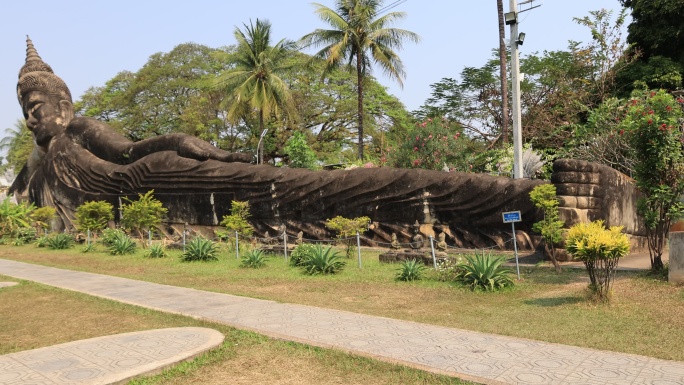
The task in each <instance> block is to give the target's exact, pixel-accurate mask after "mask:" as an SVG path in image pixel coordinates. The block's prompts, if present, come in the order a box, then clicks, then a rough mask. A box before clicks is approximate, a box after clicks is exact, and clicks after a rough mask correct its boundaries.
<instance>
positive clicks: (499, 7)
mask: <svg viewBox="0 0 684 385" xmlns="http://www.w3.org/2000/svg"><path fill="white" fill-rule="evenodd" d="M496 13H497V16H498V20H499V76H500V77H501V116H502V117H503V118H502V120H501V132H502V137H503V139H502V140H503V144H504V146H505V145H506V144H507V143H508V80H506V59H507V57H506V31H505V29H504V25H505V24H504V11H503V0H496Z"/></svg>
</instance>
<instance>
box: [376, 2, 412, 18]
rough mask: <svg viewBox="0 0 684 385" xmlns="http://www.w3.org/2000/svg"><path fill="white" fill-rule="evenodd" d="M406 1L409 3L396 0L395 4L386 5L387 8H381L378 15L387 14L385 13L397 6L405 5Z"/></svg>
mask: <svg viewBox="0 0 684 385" xmlns="http://www.w3.org/2000/svg"><path fill="white" fill-rule="evenodd" d="M406 1H407V0H396V1H395V2H393V3H390V4H388V5H386V6H384V7H382V8H380V9H379V10H378V12H377V14H378V15H380V14H381V13H385V12H387V11H389V10H390V9H392V8H394V7H396V6H398V5H401V4H403V3H405V2H406Z"/></svg>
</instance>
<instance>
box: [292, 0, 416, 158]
mask: <svg viewBox="0 0 684 385" xmlns="http://www.w3.org/2000/svg"><path fill="white" fill-rule="evenodd" d="M335 5H336V10H333V9H330V8H328V7H326V6H324V5H321V4H317V3H314V6H315V7H316V11H315V12H316V14H317V15H318V17H319V18H321V20H323V21H325V22H327V23H328V24H330V26H331V27H332V29H316V30H315V31H313V32H311V33H310V34H308V35H306V36H304V37H302V39H301V40H300V44H301V45H302V46H303V47H308V46H323V49H321V50H320V51H319V52H318V53H316V55H315V57H318V58H322V59H325V61H326V72H328V71H331V70H332V69H333V68H336V67H338V66H341V65H342V62H343V61H345V59H346V60H348V61H347V68H348V69H349V70H352V69H354V68H355V69H356V78H357V95H358V117H357V118H358V126H359V129H358V134H359V159H361V160H363V136H364V132H363V80H364V78H365V77H366V75H367V74H368V73H369V72H370V70H371V60H372V61H374V62H375V64H376V65H378V66H380V68H382V70H383V71H384V72H385V74H387V75H388V76H389V77H390V78H393V79H395V80H396V81H397V82H398V83H399V85H400V86H402V87H403V82H402V79H403V78H404V77H405V76H406V74H405V72H404V66H403V64H402V62H401V59H400V58H399V56H398V55H397V53H396V52H395V51H394V49H401V47H402V45H403V42H404V41H405V40H406V39H408V40H410V41H412V42H416V43H417V42H418V41H420V37H419V36H418V35H417V34H415V33H413V32H410V31H407V30H403V29H397V28H387V26H388V25H390V24H392V23H393V22H395V21H398V20H401V19H403V18H404V17H406V14H405V13H404V12H390V13H387V14H386V15H384V16H381V17H377V16H378V14H379V11H381V8H382V1H381V0H336V2H335Z"/></svg>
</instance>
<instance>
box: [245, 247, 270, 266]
mask: <svg viewBox="0 0 684 385" xmlns="http://www.w3.org/2000/svg"><path fill="white" fill-rule="evenodd" d="M267 259H268V258H267V257H266V254H264V252H263V251H262V250H252V251H250V252H249V253H247V254H245V255H244V256H243V257H242V259H241V262H240V267H251V268H252V269H258V268H261V267H264V266H266V260H267Z"/></svg>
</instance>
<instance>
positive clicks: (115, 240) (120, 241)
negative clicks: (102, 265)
mask: <svg viewBox="0 0 684 385" xmlns="http://www.w3.org/2000/svg"><path fill="white" fill-rule="evenodd" d="M107 242H108V244H109V247H108V249H109V253H110V254H112V255H125V254H133V252H135V248H136V245H135V241H133V239H131V237H129V236H128V235H126V233H124V232H123V231H119V232H116V233H113V235H112V238H111V239H109V240H108V241H107Z"/></svg>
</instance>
